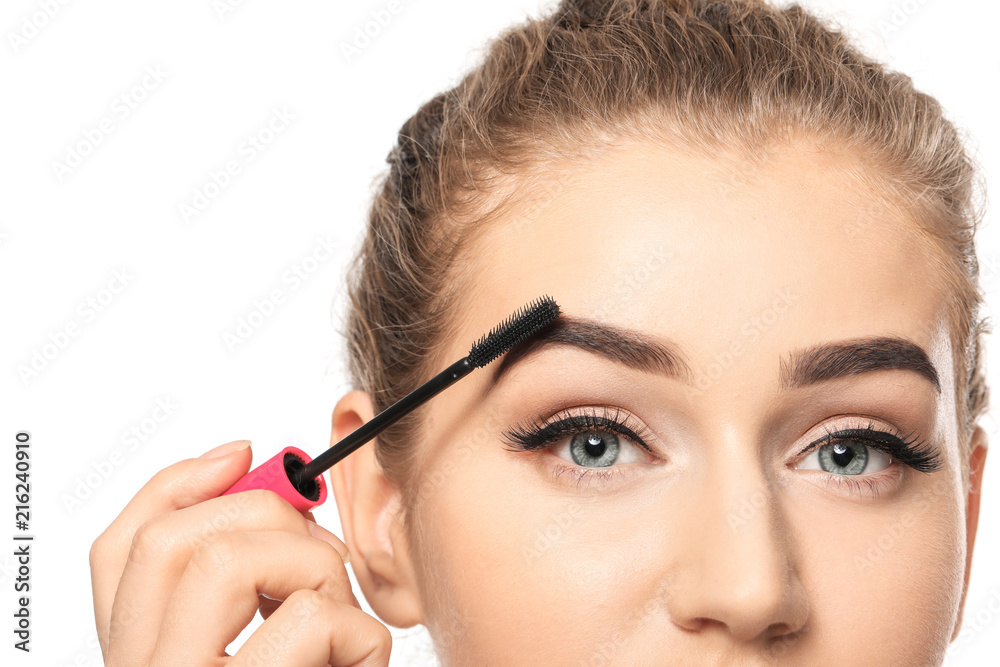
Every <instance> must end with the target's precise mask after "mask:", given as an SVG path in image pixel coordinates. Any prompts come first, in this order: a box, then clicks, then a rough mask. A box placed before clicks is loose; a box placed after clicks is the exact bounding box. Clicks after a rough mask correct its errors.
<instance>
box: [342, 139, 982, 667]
mask: <svg viewBox="0 0 1000 667" xmlns="http://www.w3.org/2000/svg"><path fill="white" fill-rule="evenodd" d="M857 166H858V163H857V158H854V157H852V156H850V155H849V154H846V153H844V152H841V151H836V150H833V149H832V148H829V147H823V146H822V145H819V144H817V143H815V142H811V141H809V140H807V139H801V140H798V141H796V142H795V143H793V144H790V145H789V146H787V147H786V148H784V149H782V150H776V151H773V152H772V153H771V154H770V155H769V157H768V159H767V161H766V163H765V164H764V166H763V167H761V168H760V169H754V168H752V167H750V166H749V165H747V164H745V163H742V162H740V161H739V159H738V158H737V157H735V156H731V155H723V154H721V153H720V154H716V155H713V156H712V157H710V158H709V157H704V156H699V155H694V154H691V153H685V152H683V151H681V150H678V149H675V148H668V147H664V146H659V145H655V144H653V143H651V142H645V143H644V142H633V143H627V144H624V145H623V146H622V147H621V148H620V149H618V150H613V151H609V152H607V153H605V154H603V155H602V156H601V157H600V159H597V160H594V161H593V162H591V163H589V164H588V165H587V167H586V169H575V170H573V171H572V175H571V177H570V178H569V179H568V180H566V181H565V182H563V186H564V187H562V188H561V189H558V188H557V189H555V191H556V192H557V193H558V194H556V195H555V197H554V198H552V199H551V201H550V202H549V203H548V204H546V205H544V206H535V207H533V208H531V209H528V210H527V211H522V212H520V213H519V214H518V215H517V216H512V217H511V219H510V220H508V221H507V223H510V224H505V223H504V222H501V223H500V224H497V225H496V226H495V227H494V228H493V229H491V230H490V231H489V233H488V234H486V235H485V236H484V237H482V238H480V239H478V240H477V244H478V245H477V246H476V248H475V252H471V253H469V255H468V257H467V261H468V262H469V264H468V266H467V267H466V268H467V269H468V270H467V272H466V274H465V275H467V276H469V278H468V280H469V283H468V284H467V285H466V289H465V290H464V293H465V294H469V295H470V298H469V303H468V304H466V306H465V316H464V318H463V321H462V322H461V324H460V325H459V327H458V329H457V331H455V333H454V335H453V336H452V337H451V338H450V339H449V340H448V341H446V342H445V344H444V348H443V349H444V353H443V354H442V356H441V359H444V360H446V361H448V362H450V361H453V360H455V359H459V358H461V357H462V356H464V355H465V354H466V353H467V352H468V346H469V344H470V342H472V341H475V340H477V339H478V338H479V336H480V335H481V334H482V333H483V332H485V331H488V330H490V329H491V328H492V327H493V326H494V325H495V324H496V323H498V322H500V321H502V320H503V319H505V318H506V317H507V316H508V315H509V314H510V313H512V312H514V311H515V310H517V309H518V308H519V307H520V306H522V305H523V304H525V303H528V302H530V301H532V300H533V299H535V298H536V297H538V296H540V295H542V294H550V295H552V296H553V297H554V298H555V299H556V300H557V302H558V303H559V305H560V306H561V308H562V311H563V313H566V314H569V315H572V316H576V317H587V318H591V319H594V320H598V321H600V322H604V323H609V324H614V325H617V326H620V327H624V328H629V329H635V330H637V331H639V332H642V333H644V334H646V335H650V336H654V337H657V338H659V339H663V340H667V339H669V340H671V341H673V342H674V343H675V344H676V345H677V346H679V348H680V349H681V350H682V351H683V355H684V358H685V360H686V361H687V363H688V364H689V365H690V367H691V369H692V370H693V371H694V378H695V383H694V385H688V384H685V383H684V382H682V381H680V380H677V379H673V378H667V377H664V376H663V375H660V374H656V373H645V372H642V371H639V370H635V369H631V368H627V367H625V366H622V365H618V364H615V363H614V362H611V361H608V360H606V359H603V358H601V357H599V356H597V355H594V354H591V353H588V352H586V351H583V350H579V349H575V348H570V347H568V346H558V347H549V348H546V349H545V350H543V351H539V352H538V353H536V354H534V355H531V356H528V357H526V358H525V359H524V360H522V361H521V362H520V363H518V364H516V365H515V366H514V367H513V368H512V369H511V370H510V372H509V373H508V374H507V376H506V377H505V379H504V380H502V381H501V383H500V384H498V385H497V386H496V388H494V389H493V390H492V391H491V392H489V393H488V394H487V393H486V389H487V385H488V382H489V378H490V373H489V372H486V371H476V372H474V373H472V374H470V375H469V376H467V377H466V378H465V379H463V380H462V381H461V382H459V383H456V384H455V385H453V386H452V387H450V388H449V389H448V390H447V391H446V392H445V394H443V395H442V396H441V397H440V398H437V399H436V400H433V401H431V402H430V403H428V404H427V407H426V416H427V419H426V422H425V426H424V430H423V431H422V433H421V440H420V442H421V444H420V451H419V465H420V468H419V475H420V479H421V484H420V486H419V493H418V496H419V499H418V500H417V502H416V508H415V514H414V519H413V520H412V522H411V523H410V524H409V525H404V524H403V523H402V522H401V521H400V520H399V519H398V510H399V508H400V506H401V504H402V503H403V502H404V499H403V498H401V495H400V493H399V491H398V490H397V489H395V488H394V487H393V485H392V484H390V483H389V482H388V481H387V480H386V478H385V476H384V475H383V474H382V471H381V469H380V468H379V466H378V465H377V463H376V462H375V459H374V454H373V448H372V447H364V448H361V449H360V450H358V451H357V452H355V453H354V454H352V455H351V456H350V457H348V458H347V459H345V460H344V461H343V462H342V463H341V464H339V465H338V466H336V467H335V468H334V469H333V470H332V471H331V474H332V481H333V489H334V493H335V494H336V499H337V505H338V507H339V508H340V514H341V518H342V523H343V526H344V532H345V541H346V543H347V545H348V547H349V548H350V550H351V552H352V553H353V554H354V561H353V563H354V564H353V567H354V571H355V573H356V574H357V578H358V581H359V583H360V584H361V587H362V589H363V591H364V594H365V596H366V598H367V599H368V601H369V602H370V603H371V605H372V607H373V609H374V610H375V611H376V613H377V614H378V615H379V617H380V618H382V619H383V620H384V621H386V622H387V623H391V624H393V625H397V626H402V627H407V626H410V625H413V624H415V623H424V624H426V625H427V626H428V628H429V630H430V632H431V634H432V636H433V637H434V639H435V642H436V645H437V650H438V654H439V656H440V659H441V660H442V662H443V663H444V664H449V665H452V664H454V665H460V664H477V665H509V664H551V665H556V664H558V665H654V664H663V662H664V659H665V656H669V662H670V664H676V665H687V664H690V665H695V664H698V665H701V664H718V665H764V664H811V665H825V664H838V665H843V664H906V665H939V664H941V662H942V661H943V659H944V652H945V649H946V648H947V646H948V644H949V642H950V641H951V640H952V639H953V638H954V637H955V636H957V633H958V631H959V630H960V628H961V609H962V606H963V604H964V598H965V590H966V587H967V585H968V576H969V571H970V568H971V559H972V552H973V546H974V542H975V530H976V525H977V521H978V499H979V490H980V487H981V471H982V466H983V464H984V461H985V456H986V451H987V449H986V448H987V443H986V438H985V435H984V433H983V431H982V429H977V430H976V431H975V433H974V434H973V436H972V442H971V446H970V451H971V452H972V453H971V460H970V462H971V471H972V474H971V476H970V480H969V481H970V487H969V492H968V493H965V491H964V489H963V484H962V482H963V480H962V472H961V463H962V460H961V456H962V451H963V450H962V448H961V447H960V446H959V445H960V443H959V430H958V426H957V419H956V414H957V413H956V405H955V398H954V394H955V385H954V382H955V378H954V376H953V372H952V359H953V354H954V350H953V349H952V346H951V343H950V341H949V340H948V334H947V327H946V320H945V316H944V312H945V311H944V305H945V303H946V299H947V294H946V292H945V291H944V288H943V285H944V281H943V279H942V276H941V275H940V274H939V273H937V271H936V269H935V268H934V267H937V266H938V264H937V263H935V262H934V261H933V260H934V254H933V253H935V252H937V250H936V248H935V247H934V246H932V245H931V244H930V243H929V242H928V241H927V239H926V237H925V236H923V235H921V234H919V233H918V232H917V228H916V226H915V224H913V223H912V222H910V221H909V220H907V218H906V216H905V214H904V213H902V212H901V211H899V210H894V209H886V210H883V211H880V212H879V213H878V214H872V210H873V208H872V206H871V204H870V203H868V202H870V201H874V199H873V198H871V197H868V196H866V195H865V194H864V192H865V191H864V189H863V186H862V185H861V184H860V183H858V182H857V181H855V180H854V177H853V176H852V175H851V174H852V173H854V171H852V168H856V167H857ZM657 256H659V257H661V258H663V257H665V258H666V259H665V260H663V261H659V262H657V261H656V260H655V257H657ZM526 267H530V270H526ZM640 267H646V270H645V271H640V270H639V268H640ZM769 310H770V311H771V312H768V311H769ZM870 335H891V336H898V337H902V338H905V339H907V340H909V341H911V342H914V343H916V344H918V345H920V346H921V347H923V348H924V349H925V350H926V351H927V353H928V356H929V358H930V360H931V361H932V363H933V365H934V367H935V369H936V371H937V373H938V375H939V377H940V381H941V391H940V392H937V391H936V390H935V388H934V385H933V384H932V383H931V382H929V381H928V380H926V379H925V378H923V377H922V376H920V375H919V374H917V373H915V372H913V371H910V370H902V369H891V370H877V371H871V372H864V373H859V374H855V375H851V376H849V377H845V378H838V379H834V380H828V381H824V382H820V383H818V384H814V385H810V386H807V387H801V388H797V389H784V388H782V386H781V385H780V384H779V363H780V362H781V360H782V359H784V358H786V357H787V356H788V355H789V354H790V353H791V352H792V351H794V350H799V349H802V348H807V347H810V346H813V345H817V344H820V343H828V342H835V341H842V340H848V339H852V338H858V337H863V336H870ZM734 344H737V345H739V347H736V348H734V347H733V346H734ZM734 349H736V350H738V352H737V353H735V354H730V356H729V357H728V358H727V357H726V356H725V355H726V354H727V351H729V352H730V353H731V352H732V350H734ZM720 359H721V360H724V361H723V362H722V363H720V362H719V360H720ZM487 368H488V367H487ZM581 406H597V407H599V406H608V407H610V408H619V409H621V410H622V411H623V412H625V413H627V414H628V415H629V417H630V421H632V422H638V423H640V424H642V425H643V426H645V427H646V429H648V431H649V432H651V433H652V434H653V436H652V439H651V440H650V441H648V442H649V444H650V446H651V447H652V448H653V450H654V452H655V455H654V456H649V455H644V454H641V453H640V454H636V455H635V456H634V457H633V458H631V459H628V460H629V461H630V462H626V463H622V464H620V465H618V466H617V472H620V473H622V474H620V475H618V476H616V477H613V478H610V479H608V480H605V481H603V482H602V481H601V480H599V479H598V480H596V481H595V482H594V483H592V484H587V483H586V482H582V483H581V484H579V485H578V484H577V483H576V482H575V476H574V475H572V474H571V473H566V472H564V473H562V474H558V475H557V474H556V472H555V471H556V470H557V469H558V467H559V466H564V467H575V468H577V469H578V470H579V469H580V468H581V466H579V465H578V464H575V463H573V461H572V459H570V458H569V454H568V452H565V453H564V454H563V456H562V457H560V456H559V455H558V454H557V453H556V450H554V449H553V450H548V451H541V452H530V453H524V452H520V453H515V452H510V451H507V450H506V449H505V447H504V439H503V432H504V431H505V430H507V429H509V428H510V427H511V426H513V425H515V424H517V423H523V422H526V421H528V420H531V419H533V418H535V417H537V416H538V415H539V414H540V413H541V415H542V416H543V417H548V416H551V415H552V414H553V413H555V412H557V411H558V410H561V409H569V410H568V411H569V412H571V413H574V412H579V411H580V410H579V408H580V407H581ZM372 416H373V411H372V407H371V401H370V399H369V397H368V396H367V395H366V394H364V393H363V392H360V391H354V392H351V393H349V394H347V395H346V396H344V397H343V398H342V400H341V401H340V402H339V403H338V405H337V407H336V409H335V411H334V415H333V434H332V436H333V437H332V440H333V441H336V440H339V439H340V438H342V437H344V436H345V435H347V434H348V433H349V432H350V431H351V430H353V429H354V428H356V427H357V426H358V425H359V424H360V423H362V422H363V421H366V420H367V419H370V418H371V417H372ZM869 420H871V421H873V422H874V424H875V427H876V428H877V429H879V430H889V431H894V430H895V431H897V432H899V433H902V434H911V433H912V434H916V436H917V437H918V438H919V439H921V440H926V441H928V442H929V443H930V444H931V446H932V448H933V450H934V451H937V452H939V455H940V458H941V461H942V463H943V468H942V469H941V470H939V471H937V472H933V473H929V474H928V473H921V472H918V471H916V470H914V469H911V468H908V467H906V466H905V465H903V464H902V463H900V462H898V461H892V462H890V464H889V466H888V467H885V468H884V469H882V470H878V469H877V467H873V471H872V472H869V471H867V470H866V471H865V472H863V473H862V476H868V477H869V479H870V480H878V483H877V488H878V494H877V496H873V494H872V492H871V491H870V490H869V489H868V487H867V486H865V487H863V490H862V491H860V492H859V491H858V490H857V489H855V488H853V487H850V486H845V485H843V484H841V485H838V484H837V483H836V480H833V481H831V479H832V478H833V477H835V475H832V474H828V473H825V472H823V471H820V470H815V469H805V468H803V467H800V466H802V465H804V462H805V459H806V458H807V457H808V456H809V455H808V454H806V455H802V456H800V455H799V452H800V451H801V450H802V449H803V448H804V447H805V446H806V445H808V444H809V443H811V442H813V441H814V440H815V439H816V438H817V437H819V436H821V435H823V434H824V433H825V428H829V429H830V430H838V429H842V428H851V427H858V426H864V425H866V424H867V423H868V422H869ZM633 451H636V450H633ZM638 451H641V450H638ZM816 458H817V457H816V455H815V454H813V455H812V460H813V461H814V462H815V461H816ZM882 465H884V464H882ZM873 466H874V464H873ZM814 467H815V466H814ZM878 467H881V465H880V466H878ZM603 470H608V469H607V468H604V469H603ZM840 477H841V478H843V477H845V476H844V475H841V476H840Z"/></svg>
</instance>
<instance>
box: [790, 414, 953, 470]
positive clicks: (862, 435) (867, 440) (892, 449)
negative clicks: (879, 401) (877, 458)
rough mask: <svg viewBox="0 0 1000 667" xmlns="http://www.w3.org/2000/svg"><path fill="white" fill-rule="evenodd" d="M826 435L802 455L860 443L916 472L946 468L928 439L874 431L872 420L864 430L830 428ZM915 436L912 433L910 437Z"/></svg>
mask: <svg viewBox="0 0 1000 667" xmlns="http://www.w3.org/2000/svg"><path fill="white" fill-rule="evenodd" d="M824 430H826V435H824V436H823V437H822V438H820V439H818V440H814V441H813V442H811V443H810V444H809V446H808V447H806V448H805V449H803V450H802V451H801V452H799V455H800V456H801V455H802V454H805V453H806V452H812V451H813V450H815V449H818V448H819V447H822V446H823V445H829V444H833V443H835V442H840V441H843V440H858V441H861V442H863V443H864V444H865V445H867V446H869V447H872V448H874V449H878V450H879V451H882V452H885V453H886V454H888V455H889V456H891V457H892V458H894V459H896V460H897V461H899V462H900V463H903V464H905V465H907V466H909V467H911V468H913V469H914V470H917V471H919V472H923V473H932V472H937V471H938V470H940V469H941V468H942V467H943V462H942V461H941V455H940V453H939V452H937V451H935V450H934V448H933V447H932V446H931V445H930V443H928V442H927V441H926V440H921V441H920V442H917V441H916V438H914V439H912V440H911V439H909V437H910V436H904V435H902V434H901V433H899V432H898V431H897V432H895V433H891V432H889V431H883V430H881V429H877V428H875V422H873V421H869V422H868V425H867V426H865V427H864V428H849V429H841V430H839V431H831V430H830V429H829V427H828V426H824ZM911 435H912V434H911Z"/></svg>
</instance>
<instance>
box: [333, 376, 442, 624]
mask: <svg viewBox="0 0 1000 667" xmlns="http://www.w3.org/2000/svg"><path fill="white" fill-rule="evenodd" d="M372 417H374V409H373V407H372V401H371V397H370V396H369V395H368V394H367V393H365V392H363V391H359V390H354V391H351V392H349V393H347V394H345V395H344V396H343V397H342V398H341V399H340V400H339V401H338V402H337V405H336V407H335V408H334V411H333V423H332V430H331V436H330V443H331V445H332V444H334V443H336V442H338V441H340V440H341V439H343V438H344V437H345V436H346V435H348V434H349V433H351V432H352V431H354V430H355V429H356V428H358V427H359V426H361V425H362V424H363V423H365V422H366V421H368V420H370V419H371V418H372ZM375 444H376V442H375V441H372V442H369V443H367V444H365V445H363V446H362V447H360V448H359V449H358V450H356V451H354V452H352V453H351V454H350V455H349V456H347V457H346V458H345V459H343V460H342V461H341V462H340V463H338V464H336V465H335V466H333V468H331V469H330V483H331V486H332V487H333V493H334V496H335V498H336V501H337V510H338V512H339V513H340V522H341V525H342V526H343V529H344V542H345V544H347V548H348V549H349V550H350V552H351V567H353V568H354V574H355V576H356V577H357V579H358V583H359V584H360V585H361V589H362V591H363V592H364V595H365V599H366V600H367V601H368V604H369V605H371V607H372V609H373V610H374V611H375V613H376V614H378V616H379V618H381V619H382V620H383V621H384V622H385V623H388V624H389V625H393V626H395V627H399V628H408V627H411V626H413V625H416V624H417V623H420V622H422V611H421V605H420V595H419V589H418V587H417V582H416V577H415V576H414V571H413V566H412V559H411V558H410V553H409V544H408V540H407V537H406V531H405V527H404V526H403V524H402V522H401V521H399V520H398V516H399V512H400V510H401V509H402V505H401V503H402V495H401V492H400V491H399V489H397V488H395V487H394V486H393V485H392V484H390V483H389V481H388V480H387V479H386V477H385V475H384V473H383V470H382V467H381V466H380V465H379V463H378V460H377V459H376V457H375Z"/></svg>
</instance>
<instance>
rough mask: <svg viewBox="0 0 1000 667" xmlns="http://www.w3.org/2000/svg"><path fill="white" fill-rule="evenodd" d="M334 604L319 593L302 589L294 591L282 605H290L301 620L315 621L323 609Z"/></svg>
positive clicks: (309, 589)
mask: <svg viewBox="0 0 1000 667" xmlns="http://www.w3.org/2000/svg"><path fill="white" fill-rule="evenodd" d="M332 603H333V600H331V599H330V598H329V597H327V596H326V595H323V594H322V593H320V592H318V591H314V590H312V589H311V588H300V589H298V590H295V591H292V594H291V595H289V596H288V597H287V598H285V601H284V602H283V603H282V604H283V605H288V606H289V610H290V611H291V612H293V613H294V614H295V615H296V616H298V617H300V618H306V619H315V618H317V616H318V612H319V611H320V610H321V609H323V608H325V607H327V606H328V605H331V604H332Z"/></svg>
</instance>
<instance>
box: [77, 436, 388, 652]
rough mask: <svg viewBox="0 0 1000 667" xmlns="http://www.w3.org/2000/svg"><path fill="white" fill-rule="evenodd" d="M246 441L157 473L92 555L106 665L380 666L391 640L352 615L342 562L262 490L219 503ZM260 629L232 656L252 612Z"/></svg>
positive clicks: (246, 460) (362, 616)
mask: <svg viewBox="0 0 1000 667" xmlns="http://www.w3.org/2000/svg"><path fill="white" fill-rule="evenodd" d="M251 458H252V455H251V453H250V449H249V442H247V441H245V440H241V441H235V442H231V443H227V444H225V445H221V446H220V447H217V448H215V449H213V450H212V451H210V452H207V453H206V454H203V455H202V456H201V457H199V458H197V459H186V460H184V461H180V462H179V463H175V464H174V465H172V466H170V467H168V468H165V469H163V470H161V471H160V472H159V473H157V474H156V475H155V476H154V477H153V478H152V479H151V480H150V481H149V482H147V483H146V485H145V486H143V487H142V489H140V490H139V492H138V493H137V494H136V495H135V497H134V498H132V500H131V501H130V502H129V503H128V505H127V506H126V507H125V509H123V510H122V512H121V514H119V515H118V517H117V518H116V519H115V520H114V521H113V522H112V523H111V525H110V526H108V528H107V530H105V531H104V532H103V533H101V535H99V536H98V538H97V539H96V540H95V541H94V544H93V546H92V547H91V550H90V568H91V578H92V582H93V589H94V615H95V617H96V620H97V634H98V638H99V640H100V643H101V650H102V652H103V653H104V661H105V664H106V665H110V666H113V667H121V666H124V665H171V666H173V665H221V664H226V665H229V666H230V667H239V666H241V665H275V666H283V665H289V666H291V665H297V666H302V665H307V666H309V665H334V666H341V665H344V666H346V665H359V666H362V667H373V666H375V665H383V666H384V665H388V664H389V650H390V648H391V646H392V637H391V635H390V634H389V630H388V629H387V628H386V627H385V626H384V625H383V624H382V623H380V622H379V621H378V620H376V619H375V618H373V617H372V616H370V615H368V614H366V613H365V612H364V611H362V610H361V606H360V605H359V604H358V600H357V598H355V597H354V593H353V592H352V591H351V584H350V580H349V579H348V576H347V569H346V568H345V563H346V560H345V559H349V557H350V554H349V553H348V551H347V547H346V546H345V545H344V543H343V542H341V541H340V540H339V539H338V538H337V537H336V536H334V535H333V533H330V532H329V531H327V530H326V529H324V528H321V527H320V526H318V525H317V524H316V523H315V521H313V520H312V515H311V514H307V515H303V514H300V513H299V512H298V511H296V510H295V509H294V508H293V507H292V506H291V505H289V504H288V503H287V502H285V501H284V500H282V499H281V498H280V497H279V496H278V495H277V494H275V493H273V492H272V491H265V490H252V491H243V492H240V493H235V494H232V495H228V496H220V495H219V494H221V493H223V492H224V491H225V490H226V489H228V488H229V487H230V486H232V485H233V484H234V483H235V482H236V481H237V480H239V478H240V477H242V476H243V475H244V474H245V473H246V472H247V471H248V470H249V469H250V463H251ZM258 608H259V609H260V611H261V615H262V616H263V617H264V618H265V619H266V620H265V621H264V623H263V624H261V626H260V627H259V628H257V630H255V631H254V633H253V634H252V635H251V636H250V638H249V639H247V641H246V643H244V644H243V646H242V647H240V649H239V650H238V651H237V652H236V654H235V655H234V656H232V657H229V656H228V655H227V653H226V646H228V645H229V643H230V642H232V641H233V640H234V639H235V638H236V637H237V635H239V633H240V632H241V631H242V630H243V628H245V627H246V626H247V624H248V623H249V622H250V621H251V620H252V619H253V616H254V613H255V612H256V611H257V610H258Z"/></svg>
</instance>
